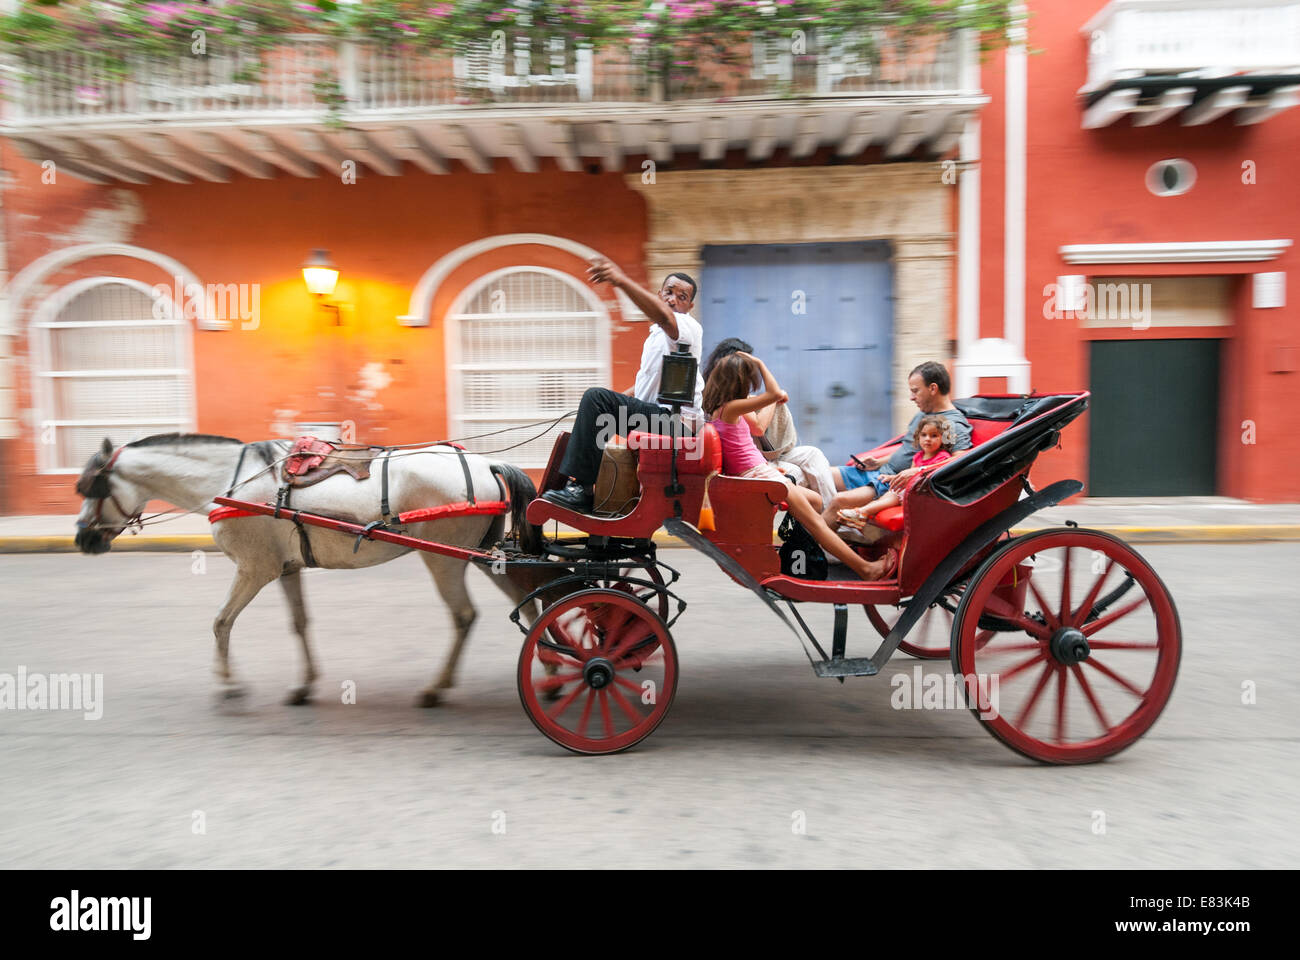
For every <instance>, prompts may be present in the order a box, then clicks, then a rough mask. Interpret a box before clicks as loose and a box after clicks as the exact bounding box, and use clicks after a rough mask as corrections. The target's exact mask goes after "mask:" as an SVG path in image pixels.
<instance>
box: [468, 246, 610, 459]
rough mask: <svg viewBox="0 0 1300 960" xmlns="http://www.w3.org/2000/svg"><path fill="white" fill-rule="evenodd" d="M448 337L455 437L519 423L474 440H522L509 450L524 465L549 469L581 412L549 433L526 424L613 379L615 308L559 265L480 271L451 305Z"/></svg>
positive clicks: (492, 445) (493, 444)
mask: <svg viewBox="0 0 1300 960" xmlns="http://www.w3.org/2000/svg"><path fill="white" fill-rule="evenodd" d="M446 342H447V399H448V404H447V406H448V414H449V416H448V419H449V426H450V430H451V435H452V436H453V437H468V436H473V435H476V434H482V433H488V432H491V431H496V430H504V429H507V428H510V429H509V430H508V432H506V433H500V434H497V435H496V436H491V437H484V438H482V439H480V440H468V441H466V443H465V446H466V447H467V448H468V449H470V450H473V451H476V452H482V451H489V450H500V449H501V448H502V447H508V446H512V445H513V444H522V445H521V446H518V447H514V449H512V450H509V451H506V452H503V453H502V454H501V458H502V459H503V460H508V461H509V462H511V463H513V464H515V465H516V466H520V467H545V466H546V461H547V459H548V458H549V456H550V453H551V447H552V446H553V445H554V443H555V437H556V435H557V434H558V433H559V432H560V431H561V430H569V429H572V426H573V419H572V417H570V418H567V419H565V420H563V421H561V422H560V423H559V424H557V425H556V426H555V427H554V428H553V429H551V430H549V431H547V432H546V433H545V434H543V435H542V436H536V435H537V434H539V433H541V431H542V428H541V427H533V428H531V429H529V428H526V425H527V424H533V423H537V421H539V420H551V419H554V418H556V417H559V416H560V415H561V414H564V413H568V412H571V411H573V410H576V409H577V408H578V401H579V400H581V399H582V392H583V391H584V390H586V389H587V388H588V387H593V386H604V385H606V384H608V383H609V315H608V313H607V312H606V309H605V306H604V304H603V303H602V302H601V300H600V298H599V297H598V296H596V295H595V293H593V292H592V291H591V290H590V289H589V288H587V287H585V286H583V285H582V284H581V283H580V282H579V281H578V280H576V279H575V278H574V277H572V276H570V275H569V274H567V273H562V272H561V271H559V270H551V269H548V268H546V267H508V268H506V269H504V270H497V271H495V272H494V273H490V274H488V275H487V276H484V277H480V278H479V279H478V280H477V281H475V282H474V283H473V284H471V285H470V286H469V287H468V288H467V289H466V290H465V291H464V292H463V293H462V294H461V295H460V297H459V298H457V300H456V303H455V304H454V305H453V306H452V310H451V312H450V313H449V314H448V317H447V340H446ZM530 438H532V439H530ZM525 441H526V442H525Z"/></svg>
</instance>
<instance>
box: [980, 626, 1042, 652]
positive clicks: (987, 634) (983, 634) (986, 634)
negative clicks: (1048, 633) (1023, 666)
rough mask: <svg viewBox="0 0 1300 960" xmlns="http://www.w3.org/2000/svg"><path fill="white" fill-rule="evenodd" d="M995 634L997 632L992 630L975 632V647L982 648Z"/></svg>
mask: <svg viewBox="0 0 1300 960" xmlns="http://www.w3.org/2000/svg"><path fill="white" fill-rule="evenodd" d="M996 636H997V632H996V631H994V630H981V631H979V632H978V633H976V634H975V649H976V650H983V649H984V647H985V645H987V644H988V642H989V641H990V640H992V639H993V638H994V637H996ZM1034 646H1037V644H1034Z"/></svg>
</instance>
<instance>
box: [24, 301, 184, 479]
mask: <svg viewBox="0 0 1300 960" xmlns="http://www.w3.org/2000/svg"><path fill="white" fill-rule="evenodd" d="M108 284H120V285H122V286H125V287H130V288H131V289H132V290H136V291H138V292H139V293H142V294H144V295H145V296H146V297H148V298H149V299H150V300H151V301H152V300H154V289H153V287H151V286H150V285H149V284H147V283H145V282H144V281H143V280H135V279H132V278H130V277H110V276H94V277H82V278H81V279H79V280H73V281H72V282H71V283H69V284H66V285H65V286H62V287H60V288H59V289H58V290H56V291H54V293H52V294H50V295H49V296H48V297H46V298H45V299H44V300H43V301H41V304H40V306H38V307H37V308H36V310H34V311H33V313H32V318H31V320H30V322H29V323H28V333H27V350H28V356H29V357H30V358H31V361H32V363H31V365H30V367H29V369H28V377H29V383H28V387H29V389H30V391H31V397H32V400H33V404H32V407H33V413H34V414H35V419H34V421H33V428H34V429H35V431H36V433H37V435H38V436H39V434H40V431H41V430H43V429H44V425H45V423H46V422H47V421H48V420H49V419H50V413H51V411H52V410H53V409H54V406H55V401H54V384H53V383H51V382H49V378H47V377H42V376H40V373H42V372H43V371H47V370H49V369H50V368H51V366H52V364H53V360H52V358H51V356H50V335H49V332H48V331H47V330H41V327H40V326H39V325H40V324H45V323H50V322H52V321H53V320H54V319H55V318H57V317H58V315H59V314H60V313H62V312H63V309H64V308H65V307H66V306H68V304H70V303H72V301H73V300H75V299H76V298H77V297H79V296H80V295H81V294H83V293H85V292H86V291H87V290H93V289H94V288H95V287H100V286H107V285H108ZM160 302H161V303H162V304H163V305H164V308H165V309H166V311H167V316H168V319H169V320H171V321H172V323H173V325H174V326H175V327H176V336H177V338H178V339H179V341H180V352H181V354H182V359H183V360H184V361H185V364H186V371H187V374H186V377H185V386H186V395H185V416H186V418H187V422H186V423H185V424H184V426H183V429H184V430H188V431H193V430H196V429H197V424H198V396H197V389H196V387H195V376H194V336H193V331H191V329H190V325H189V324H188V323H186V322H185V305H184V304H179V307H180V312H179V313H177V311H176V308H177V306H178V305H177V304H175V303H173V302H172V301H170V300H162V301H160ZM37 331H40V335H38V336H33V333H35V332H37ZM35 446H36V448H37V473H38V474H40V475H42V476H47V475H51V474H66V473H69V472H72V473H76V472H77V471H76V469H75V468H74V469H73V470H72V471H69V470H67V469H66V468H63V467H59V466H58V465H57V464H55V463H54V462H53V456H54V451H53V450H52V449H51V448H50V447H49V446H47V445H46V444H44V443H40V442H37V443H36V445H35Z"/></svg>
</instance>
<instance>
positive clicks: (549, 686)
mask: <svg viewBox="0 0 1300 960" xmlns="http://www.w3.org/2000/svg"><path fill="white" fill-rule="evenodd" d="M581 679H582V674H581V673H563V674H561V673H556V674H553V675H551V676H549V677H546V678H545V679H544V680H536V681H534V682H533V689H535V690H558V689H560V687H562V686H564V685H565V684H566V683H568V682H569V681H570V680H581Z"/></svg>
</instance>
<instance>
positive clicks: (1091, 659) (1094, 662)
mask: <svg viewBox="0 0 1300 960" xmlns="http://www.w3.org/2000/svg"><path fill="white" fill-rule="evenodd" d="M1083 662H1084V663H1087V664H1090V665H1092V666H1093V667H1094V668H1096V669H1097V670H1100V671H1101V672H1102V673H1104V674H1105V675H1106V676H1108V677H1110V678H1111V679H1112V680H1114V681H1115V682H1116V683H1118V684H1119V685H1120V686H1121V687H1123V688H1124V689H1125V690H1127V691H1128V692H1129V693H1131V694H1133V696H1135V697H1138V698H1145V697H1146V691H1145V690H1139V689H1138V688H1137V687H1135V686H1134V685H1133V684H1131V683H1129V682H1128V681H1127V680H1125V679H1124V678H1123V677H1121V676H1120V675H1119V674H1118V673H1116V672H1115V671H1114V670H1112V669H1111V668H1110V667H1108V666H1106V665H1105V664H1104V663H1102V662H1101V661H1100V660H1098V659H1097V658H1096V657H1089V658H1088V659H1087V660H1085V661H1083Z"/></svg>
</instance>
